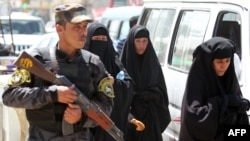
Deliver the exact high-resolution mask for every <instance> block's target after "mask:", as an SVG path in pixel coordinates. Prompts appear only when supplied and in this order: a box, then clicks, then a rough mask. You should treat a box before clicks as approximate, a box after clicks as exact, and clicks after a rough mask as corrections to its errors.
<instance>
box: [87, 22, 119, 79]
mask: <svg viewBox="0 0 250 141" xmlns="http://www.w3.org/2000/svg"><path fill="white" fill-rule="evenodd" d="M97 29H102V30H105V31H106V35H107V38H108V41H107V42H104V41H96V40H91V38H92V37H93V36H94V35H96V33H95V31H96V30H97ZM101 35H103V32H102V34H101ZM84 49H86V50H88V51H90V52H92V53H95V54H96V55H98V56H99V57H100V59H101V60H102V62H103V64H104V65H105V67H106V69H107V71H108V72H109V73H110V74H111V75H112V76H115V75H116V74H117V73H118V72H119V68H118V67H117V66H116V65H115V56H116V55H117V53H116V51H115V49H114V47H113V43H112V40H111V38H110V36H109V33H108V31H107V29H106V27H105V26H104V25H101V24H98V23H93V24H91V25H90V26H89V27H88V35H87V40H86V44H85V46H84Z"/></svg>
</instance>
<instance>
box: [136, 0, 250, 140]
mask: <svg viewBox="0 0 250 141" xmlns="http://www.w3.org/2000/svg"><path fill="white" fill-rule="evenodd" d="M143 7H144V9H143V12H142V14H141V16H140V18H139V21H138V22H139V24H141V25H145V26H146V27H147V28H148V29H149V31H150V36H151V40H152V43H153V45H154V47H155V51H156V53H157V55H158V58H159V61H160V63H161V65H162V69H163V72H164V76H165V81H166V85H167V89H168V96H169V102H170V105H169V108H170V113H171V118H172V121H171V123H170V124H169V126H168V128H167V129H166V130H165V131H164V133H163V138H164V141H169V140H171V141H176V140H178V136H179V130H180V123H181V120H180V113H181V112H180V109H181V103H182V97H183V94H184V89H185V84H186V79H187V75H188V71H189V69H190V66H191V64H192V53H193V51H194V49H195V48H196V47H197V46H198V45H199V44H201V43H202V42H204V41H206V40H208V39H210V38H211V37H214V36H223V37H226V38H229V39H231V40H233V41H234V42H235V43H236V44H237V45H238V48H237V54H238V56H239V58H240V60H241V73H240V76H239V82H240V85H241V88H242V92H243V94H244V97H246V98H248V99H249V100H250V93H249V91H250V81H249V80H250V73H249V72H250V34H249V33H250V28H249V26H250V23H249V22H250V11H249V10H250V2H249V1H248V0H237V1H236V0H144V4H143Z"/></svg>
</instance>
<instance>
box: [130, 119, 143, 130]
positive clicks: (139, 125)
mask: <svg viewBox="0 0 250 141" xmlns="http://www.w3.org/2000/svg"><path fill="white" fill-rule="evenodd" d="M130 122H131V123H132V124H134V125H135V126H136V131H143V130H144V129H145V125H144V124H143V123H142V122H141V121H139V120H136V119H135V118H133V119H131V121H130Z"/></svg>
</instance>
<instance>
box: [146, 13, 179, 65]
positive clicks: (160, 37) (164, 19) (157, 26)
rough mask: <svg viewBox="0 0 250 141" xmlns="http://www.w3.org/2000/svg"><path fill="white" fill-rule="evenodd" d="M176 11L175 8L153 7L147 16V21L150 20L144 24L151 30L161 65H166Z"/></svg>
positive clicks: (151, 36)
mask: <svg viewBox="0 0 250 141" xmlns="http://www.w3.org/2000/svg"><path fill="white" fill-rule="evenodd" d="M175 13H176V11H175V10H173V9H161V10H159V9H151V11H150V12H147V13H146V14H147V15H146V16H145V17H146V18H148V20H146V21H149V22H147V23H146V24H145V25H144V26H146V27H147V28H148V30H149V32H150V38H151V40H152V44H153V46H154V49H155V52H156V55H157V57H158V59H159V62H160V63H161V65H164V62H165V58H166V51H167V50H168V49H167V48H168V47H169V43H170V35H171V29H172V26H173V23H174V17H175Z"/></svg>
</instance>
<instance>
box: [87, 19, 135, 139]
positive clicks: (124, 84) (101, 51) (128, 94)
mask: <svg viewBox="0 0 250 141" xmlns="http://www.w3.org/2000/svg"><path fill="white" fill-rule="evenodd" d="M99 29H101V30H102V33H103V30H105V33H106V34H105V35H106V36H107V37H108V41H106V42H105V41H96V40H91V37H92V36H93V35H99V34H100V32H99V31H100V30H99ZM96 31H98V34H96ZM102 35H103V34H102ZM84 49H86V50H89V51H90V52H93V53H95V54H96V55H98V56H100V58H101V60H102V61H103V63H104V65H105V67H106V69H107V71H108V72H109V73H110V74H111V75H112V76H113V77H114V79H115V82H114V85H113V86H114V92H115V98H114V107H113V110H112V113H111V115H110V118H111V119H112V120H113V121H114V123H115V125H116V126H117V127H118V128H119V129H120V130H121V131H122V132H123V133H124V134H126V131H127V126H128V115H129V112H130V105H131V101H132V98H133V94H134V87H135V86H134V82H133V80H132V78H131V77H130V76H129V75H128V73H127V71H126V69H125V68H124V66H123V64H122V63H121V61H120V60H119V58H118V57H117V55H118V54H117V53H116V52H115V50H114V48H113V45H112V41H111V38H110V37H109V33H108V31H107V29H106V28H105V26H104V25H102V24H99V23H93V24H91V25H90V26H89V28H88V35H87V41H86V45H85V47H84ZM120 71H123V72H124V79H118V78H116V76H117V74H118V73H119V72H120ZM92 132H93V133H94V138H95V140H96V141H100V140H101V141H115V140H114V139H113V138H112V137H111V136H110V135H109V134H108V133H106V132H105V131H104V130H102V129H101V128H100V127H97V128H95V129H93V130H92Z"/></svg>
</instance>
